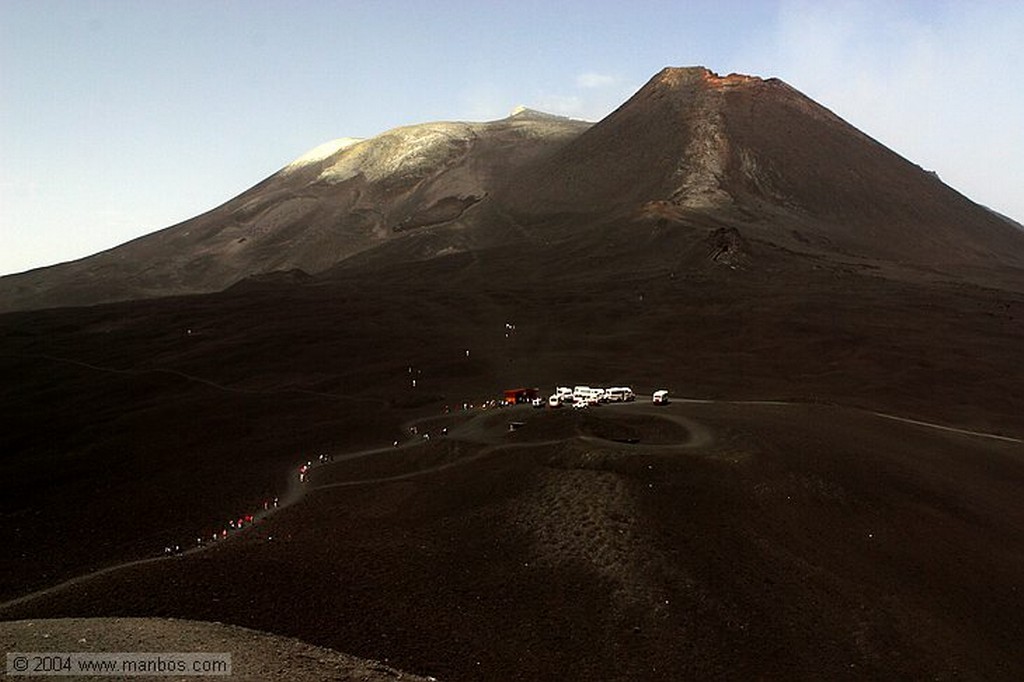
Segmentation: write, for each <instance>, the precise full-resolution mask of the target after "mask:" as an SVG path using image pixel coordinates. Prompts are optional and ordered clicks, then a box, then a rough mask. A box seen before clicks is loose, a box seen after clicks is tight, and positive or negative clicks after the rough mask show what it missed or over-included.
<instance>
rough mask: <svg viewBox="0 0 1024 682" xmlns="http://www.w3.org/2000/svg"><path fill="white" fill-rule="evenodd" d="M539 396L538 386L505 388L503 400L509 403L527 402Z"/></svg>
mask: <svg viewBox="0 0 1024 682" xmlns="http://www.w3.org/2000/svg"><path fill="white" fill-rule="evenodd" d="M539 397H540V389H539V388H507V389H505V402H506V403H508V404H509V405H518V404H519V403H528V402H530V401H531V400H533V399H534V398H539Z"/></svg>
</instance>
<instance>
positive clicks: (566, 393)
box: [555, 386, 572, 403]
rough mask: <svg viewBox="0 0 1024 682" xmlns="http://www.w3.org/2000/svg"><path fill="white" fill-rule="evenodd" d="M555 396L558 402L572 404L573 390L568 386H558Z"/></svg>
mask: <svg viewBox="0 0 1024 682" xmlns="http://www.w3.org/2000/svg"><path fill="white" fill-rule="evenodd" d="M555 396H557V397H558V400H559V401H560V402H563V403H571V402H572V389H571V388H569V387H568V386H558V387H557V388H555Z"/></svg>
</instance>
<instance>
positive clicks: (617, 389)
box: [604, 386, 636, 403]
mask: <svg viewBox="0 0 1024 682" xmlns="http://www.w3.org/2000/svg"><path fill="white" fill-rule="evenodd" d="M604 399H605V400H606V401H607V402H610V403H623V402H628V401H630V400H636V394H634V393H633V389H632V388H630V387H629V386H612V387H611V388H606V389H605V390H604Z"/></svg>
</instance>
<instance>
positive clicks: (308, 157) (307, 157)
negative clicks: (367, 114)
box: [284, 137, 363, 171]
mask: <svg viewBox="0 0 1024 682" xmlns="http://www.w3.org/2000/svg"><path fill="white" fill-rule="evenodd" d="M362 141H363V138H361V137H339V138H338V139H336V140H330V141H328V142H324V143H323V144H320V145H317V146H316V147H313V148H312V149H310V150H309V151H308V152H306V153H305V154H303V155H302V156H300V157H299V158H297V159H295V160H294V161H292V162H291V163H290V164H288V165H287V166H285V167H284V170H285V171H288V170H294V169H296V168H301V167H303V166H308V165H309V164H311V163H316V162H317V161H323V160H324V159H326V158H327V157H329V156H331V155H333V154H336V153H337V152H339V151H341V150H342V149H345V148H346V147H351V146H352V145H354V144H358V143H360V142H362Z"/></svg>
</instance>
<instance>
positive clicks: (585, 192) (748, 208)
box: [0, 68, 1024, 311]
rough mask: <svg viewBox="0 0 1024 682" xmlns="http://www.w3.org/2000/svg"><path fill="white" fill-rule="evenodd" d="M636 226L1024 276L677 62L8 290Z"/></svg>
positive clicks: (339, 143) (285, 179) (399, 134)
mask: <svg viewBox="0 0 1024 682" xmlns="http://www.w3.org/2000/svg"><path fill="white" fill-rule="evenodd" d="M594 230H599V232H593V231H594ZM601 230H603V231H601ZM609 230H611V232H608V231H609ZM622 230H625V231H626V233H625V234H626V235H628V239H629V240H630V241H631V242H633V243H634V244H640V243H644V240H643V239H640V240H639V241H637V240H636V239H635V237H636V236H637V235H638V234H640V235H643V236H644V237H645V238H648V237H650V236H651V235H652V234H656V233H659V232H665V231H673V230H674V231H677V232H678V233H679V234H678V235H677V236H676V237H675V238H674V241H673V242H672V243H673V245H674V246H673V248H677V249H678V250H679V253H680V254H682V255H681V256H680V258H681V260H680V261H679V262H678V263H677V264H678V265H679V266H681V267H704V266H705V265H706V264H705V263H704V262H697V261H694V260H693V259H688V257H687V256H686V254H688V253H691V252H692V253H693V254H700V255H699V258H698V260H700V259H706V257H707V255H708V253H710V254H711V255H712V258H711V261H712V262H713V263H716V264H718V265H726V266H728V267H731V268H735V267H738V266H739V265H744V266H746V267H757V263H758V261H759V259H758V258H757V257H756V256H755V255H753V254H752V253H751V251H752V250H753V251H757V250H758V249H761V250H762V251H765V250H767V251H766V252H770V253H771V254H774V255H780V254H781V255H784V256H785V257H786V258H797V259H798V258H805V259H807V258H810V259H816V260H820V261H823V262H828V263H847V264H849V263H853V264H856V265H860V266H863V265H864V264H867V263H870V264H873V265H872V267H877V266H878V264H879V263H881V264H900V266H901V267H908V266H909V267H919V268H924V269H935V268H939V269H943V270H950V269H956V268H959V267H965V268H972V269H977V268H983V269H988V268H1003V267H1006V266H1009V267H1011V268H1013V269H1017V268H1020V267H1021V266H1022V265H1024V234H1022V233H1021V231H1020V230H1019V229H1015V228H1014V227H1013V226H1012V225H1011V224H1010V223H1009V222H1008V221H1006V220H1004V219H1002V218H1001V217H1000V216H998V215H996V214H993V213H992V212H990V211H988V210H986V209H985V208H983V207H981V206H979V205H977V204H975V203H974V202H972V201H970V200H969V199H967V198H966V197H964V196H962V195H961V194H959V193H957V192H956V191H955V190H953V189H951V188H950V187H948V186H946V185H945V184H943V183H942V182H941V181H940V180H939V179H938V178H937V177H936V176H935V174H933V173H929V172H926V171H925V170H923V169H921V168H920V167H919V166H917V165H915V164H913V163H911V162H909V161H907V160H906V159H904V158H902V157H900V156H899V155H897V154H895V153H894V152H892V151H891V150H889V149H887V148H886V147H884V146H883V145H881V144H879V143H878V142H876V141H874V140H872V139H871V138H870V137H868V136H866V135H864V134H863V133H861V132H860V131H858V130H856V129H855V128H854V127H852V126H851V125H849V124H848V123H846V122H845V121H843V120H842V119H841V118H839V117H838V116H836V115H835V114H833V113H832V112H830V111H829V110H827V109H825V108H824V107H822V106H820V105H818V104H817V103H815V102H814V101H812V100H810V99H808V98H807V97H805V96H804V95H802V94H801V93H799V92H798V91H796V90H795V89H793V88H792V87H790V86H789V85H787V84H785V83H783V82H782V81H780V80H777V79H767V80H763V79H760V78H756V77H750V76H742V75H735V74H733V75H729V76H725V77H720V76H718V75H716V74H714V73H712V72H711V71H708V70H707V69H704V68H667V69H664V70H663V71H661V72H660V73H658V74H657V75H656V76H655V77H654V78H652V79H651V80H650V81H649V82H648V83H647V84H646V85H645V86H644V87H643V88H641V89H640V91H638V92H637V93H636V94H635V95H634V96H633V97H631V98H630V99H629V100H628V101H627V102H625V103H624V104H623V105H622V106H620V107H619V108H618V109H617V110H615V111H614V112H612V113H611V114H610V115H609V116H607V117H606V118H605V119H603V120H601V121H600V122H598V123H595V124H591V123H587V122H583V121H578V120H573V119H568V118H563V117H558V116H551V115H548V114H542V113H539V112H535V111H531V110H528V109H525V110H518V111H517V112H515V113H513V114H512V115H511V116H509V117H508V118H505V119H502V120H498V121H491V122H486V123H459V122H442V123H427V124H421V125H413V126H408V127H403V128H397V129H394V130H391V131H388V132H385V133H382V134H380V135H378V136H376V137H373V138H371V139H367V140H354V139H351V138H344V139H340V140H336V141H334V142H331V143H327V144H325V145H321V146H320V147H318V148H316V149H314V150H313V151H312V152H310V153H309V154H307V155H305V156H303V157H300V159H298V160H297V161H296V162H294V163H292V164H290V165H289V166H287V167H285V168H283V169H282V170H280V171H279V172H277V173H275V174H274V175H272V176H271V177H269V178H267V179H266V180H264V181H262V182H260V183H259V184H257V185H256V186H254V187H252V188H251V189H249V190H247V191H245V192H243V193H242V194H240V195H239V196H237V197H235V198H233V199H231V200H229V201H227V202H226V203H224V204H223V205H221V206H219V207H217V208H215V209H213V210H211V211H209V212H207V213H205V214H202V215H200V216H197V217H195V218H192V219H190V220H187V221H185V222H183V223H180V224H178V225H175V226H173V227H169V228H166V229H164V230H161V231H158V232H155V233H152V234H150V235H147V236H144V237H141V238H139V239H136V240H133V241H131V242H128V243H126V244H123V245H121V246H118V247H116V248H113V249H110V250H108V251H104V252H102V253H99V254H96V255H93V256H90V257H88V258H84V259H81V260H78V261H74V262H70V263H64V264H60V265H56V266H52V267H47V268H41V269H37V270H32V271H29V272H26V273H21V274H17V275H11V276H8V277H4V278H0V311H11V310H18V309H32V308H45V307H55V306H79V305H92V304H96V303H102V302H109V301H117V300H133V299H144V298H152V297H162V296H170V295H179V294H190V293H204V292H215V291H220V290H223V289H225V288H228V287H231V286H233V285H236V284H238V283H240V282H245V281H249V280H251V279H253V278H255V279H256V280H258V281H263V282H267V281H273V280H274V278H273V277H269V278H268V275H269V274H271V273H275V272H290V271H302V272H303V273H305V274H306V275H311V276H312V277H313V278H317V277H329V276H330V273H331V272H332V271H335V270H338V269H341V270H352V269H353V268H376V267H381V266H387V265H394V264H397V263H402V262H408V261H423V260H429V259H435V258H443V257H446V256H451V255H453V254H458V253H473V252H478V251H481V250H484V249H492V248H506V247H516V246H517V245H523V244H528V245H532V246H534V247H544V246H551V247H552V248H554V246H555V245H559V244H562V245H568V246H570V247H571V248H574V249H576V250H585V248H586V245H587V244H588V240H594V239H598V241H602V240H603V241H607V240H608V239H609V238H611V237H609V235H611V234H613V233H615V234H618V233H619V232H621V231H622ZM592 232H593V233H592ZM596 234H600V235H601V236H600V238H597V237H595V235H596ZM687 245H689V247H692V248H689V247H688V246H687ZM520 251H521V250H520V249H515V248H514V249H512V250H511V251H510V252H509V253H510V257H512V256H513V255H514V254H515V253H517V252H520ZM648 255H650V256H651V257H653V258H656V259H657V258H662V257H663V255H664V254H657V253H651V254H648ZM634 256H635V257H636V258H638V259H639V260H638V261H635V262H634V265H635V266H637V267H643V265H644V257H645V256H644V254H641V253H636V254H634ZM695 257H697V256H695ZM581 267H585V265H582V264H581ZM291 279H294V278H291Z"/></svg>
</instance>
